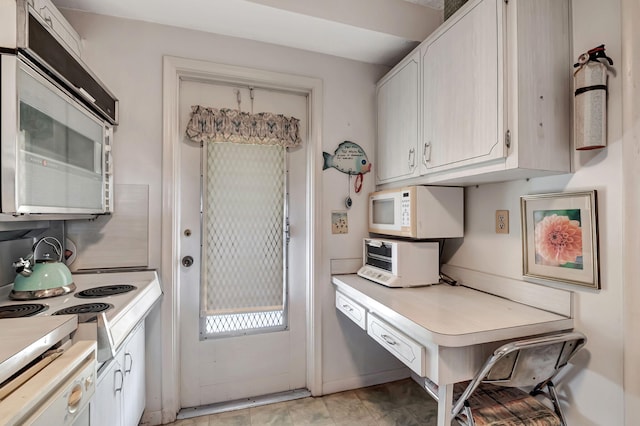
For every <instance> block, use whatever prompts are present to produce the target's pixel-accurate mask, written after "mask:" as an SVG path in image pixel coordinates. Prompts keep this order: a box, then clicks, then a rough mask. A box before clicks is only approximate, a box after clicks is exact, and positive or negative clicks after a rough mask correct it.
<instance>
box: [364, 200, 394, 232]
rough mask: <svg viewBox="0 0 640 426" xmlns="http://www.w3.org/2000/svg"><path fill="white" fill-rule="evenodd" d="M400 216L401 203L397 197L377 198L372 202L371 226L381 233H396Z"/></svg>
mask: <svg viewBox="0 0 640 426" xmlns="http://www.w3.org/2000/svg"><path fill="white" fill-rule="evenodd" d="M399 215H400V203H399V200H398V199H397V198H396V197H387V196H384V197H377V198H373V199H372V200H371V222H370V223H371V224H372V225H373V227H374V228H376V229H378V230H380V231H395V230H396V228H397V223H396V222H397V218H398V217H399Z"/></svg>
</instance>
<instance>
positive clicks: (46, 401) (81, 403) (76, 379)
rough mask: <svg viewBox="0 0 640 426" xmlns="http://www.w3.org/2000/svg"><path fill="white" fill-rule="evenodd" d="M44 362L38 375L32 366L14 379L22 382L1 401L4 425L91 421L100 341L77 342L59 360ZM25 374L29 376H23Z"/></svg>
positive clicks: (83, 422)
mask: <svg viewBox="0 0 640 426" xmlns="http://www.w3.org/2000/svg"><path fill="white" fill-rule="evenodd" d="M41 362H44V363H46V366H45V367H44V368H42V369H40V370H39V371H38V372H37V373H36V374H35V375H33V376H31V375H30V372H29V370H30V369H28V370H26V371H24V372H23V373H22V374H20V375H18V376H17V377H15V378H14V379H13V380H12V382H13V383H16V382H17V383H18V384H17V385H16V386H15V390H12V391H11V392H10V393H8V395H7V396H4V397H3V399H2V400H0V424H2V425H9V426H11V425H23V424H28V425H32V426H49V425H60V426H62V425H65V426H66V425H78V426H79V425H87V424H89V406H90V404H89V403H90V401H91V398H92V397H93V394H94V392H95V384H96V369H97V361H96V342H94V341H80V342H77V343H75V344H74V345H73V346H71V347H70V348H69V349H67V350H65V351H64V352H63V353H62V355H61V356H59V357H57V358H56V359H55V360H53V361H50V362H48V360H47V359H46V358H45V359H43V361H41ZM36 367H37V365H34V366H32V367H31V368H36ZM24 375H26V376H29V377H27V378H26V379H23V377H22V376H24ZM12 382H9V384H7V385H6V386H12Z"/></svg>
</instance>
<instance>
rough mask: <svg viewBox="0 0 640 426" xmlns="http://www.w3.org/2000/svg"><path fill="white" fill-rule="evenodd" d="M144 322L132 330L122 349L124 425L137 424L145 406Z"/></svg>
mask: <svg viewBox="0 0 640 426" xmlns="http://www.w3.org/2000/svg"><path fill="white" fill-rule="evenodd" d="M144 358H145V349H144V322H143V323H142V324H140V326H138V327H137V328H136V330H135V331H134V332H133V335H132V336H131V339H130V340H129V341H128V342H127V343H126V345H125V346H124V350H123V358H122V364H123V366H122V370H123V373H124V401H123V406H124V408H123V416H124V424H125V425H137V424H138V422H139V421H140V418H141V417H142V413H143V411H144V407H145V401H146V399H145V395H146V392H145V380H144V377H145V374H144V372H145V359H144Z"/></svg>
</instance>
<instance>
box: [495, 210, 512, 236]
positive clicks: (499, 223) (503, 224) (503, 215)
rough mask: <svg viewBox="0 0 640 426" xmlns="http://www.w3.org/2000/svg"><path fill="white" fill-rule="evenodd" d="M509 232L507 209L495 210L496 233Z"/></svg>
mask: <svg viewBox="0 0 640 426" xmlns="http://www.w3.org/2000/svg"><path fill="white" fill-rule="evenodd" d="M508 233H509V210H496V234H508Z"/></svg>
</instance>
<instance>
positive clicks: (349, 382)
mask: <svg viewBox="0 0 640 426" xmlns="http://www.w3.org/2000/svg"><path fill="white" fill-rule="evenodd" d="M410 376H411V371H410V370H409V369H408V368H398V369H395V370H387V371H382V372H380V373H375V374H368V375H365V376H355V377H349V378H346V379H341V380H334V381H331V382H324V383H323V384H322V390H323V393H324V395H328V394H331V393H336V392H344V391H347V390H352V389H358V388H364V387H367V386H374V385H379V384H381V383H388V382H393V381H395V380H402V379H406V378H407V377H410Z"/></svg>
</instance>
